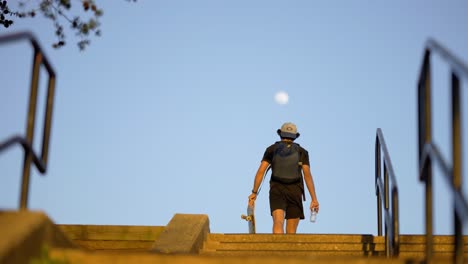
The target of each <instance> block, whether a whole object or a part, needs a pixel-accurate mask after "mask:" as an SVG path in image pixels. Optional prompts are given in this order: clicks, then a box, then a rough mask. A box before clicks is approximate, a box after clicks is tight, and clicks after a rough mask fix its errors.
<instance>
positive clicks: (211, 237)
mask: <svg viewBox="0 0 468 264" xmlns="http://www.w3.org/2000/svg"><path fill="white" fill-rule="evenodd" d="M464 240H465V246H464V255H465V258H466V259H468V244H467V243H466V242H467V241H468V237H464ZM400 242H401V243H400V257H402V258H406V259H408V258H412V259H414V258H416V259H422V258H423V257H424V256H425V248H426V245H425V237H424V236H423V235H401V236H400ZM433 250H434V256H439V257H450V256H453V251H454V237H453V236H450V235H442V236H441V235H437V236H435V237H434V248H433ZM200 254H202V255H209V256H284V255H287V256H365V257H371V256H372V257H375V256H385V237H383V236H372V235H352V234H294V235H272V234H255V235H251V234H208V236H207V239H206V240H205V243H204V246H203V248H202V249H201V250H200ZM467 263H468V262H467Z"/></svg>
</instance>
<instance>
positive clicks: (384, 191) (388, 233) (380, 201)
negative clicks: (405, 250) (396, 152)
mask: <svg viewBox="0 0 468 264" xmlns="http://www.w3.org/2000/svg"><path fill="white" fill-rule="evenodd" d="M381 151H383V158H382V155H381ZM382 162H383V171H384V180H383V182H382V176H381V175H382V167H381V164H382ZM389 180H390V181H391V192H389ZM375 192H376V196H377V230H378V235H379V236H381V235H382V206H383V207H384V208H385V254H386V256H387V257H394V256H395V257H396V256H398V255H399V253H400V229H399V225H400V224H399V206H398V203H399V202H398V184H397V180H396V176H395V172H394V170H393V165H392V161H391V159H390V154H389V152H388V149H387V145H386V144H385V139H384V136H383V133H382V130H381V129H380V128H378V129H377V133H376V137H375ZM390 193H391V194H390ZM390 195H391V197H389V196H390ZM390 198H391V201H392V202H391V204H392V206H391V211H390V200H389V199H390Z"/></svg>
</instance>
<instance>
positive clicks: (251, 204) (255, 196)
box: [249, 193, 257, 206]
mask: <svg viewBox="0 0 468 264" xmlns="http://www.w3.org/2000/svg"><path fill="white" fill-rule="evenodd" d="M256 199H257V195H256V194H255V193H252V194H251V195H249V206H254V205H255V200H256Z"/></svg>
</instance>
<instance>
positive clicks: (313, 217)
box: [310, 209, 317, 223]
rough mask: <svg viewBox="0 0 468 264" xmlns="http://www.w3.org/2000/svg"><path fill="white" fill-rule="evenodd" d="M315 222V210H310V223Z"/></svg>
mask: <svg viewBox="0 0 468 264" xmlns="http://www.w3.org/2000/svg"><path fill="white" fill-rule="evenodd" d="M315 221H317V210H316V209H312V210H310V222H312V223H315Z"/></svg>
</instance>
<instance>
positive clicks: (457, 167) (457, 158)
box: [451, 72, 463, 264]
mask: <svg viewBox="0 0 468 264" xmlns="http://www.w3.org/2000/svg"><path fill="white" fill-rule="evenodd" d="M451 79H452V80H451V83H452V160H453V161H452V162H453V187H454V189H455V190H457V191H460V190H461V186H462V185H461V184H462V162H461V158H462V157H461V146H462V142H461V124H460V120H461V119H460V81H459V79H458V76H457V75H456V74H455V73H453V72H452V78H451ZM453 204H454V208H453V216H454V235H455V255H454V263H457V264H461V263H463V225H462V221H461V219H460V216H459V215H458V213H457V211H456V209H455V202H454V203H453Z"/></svg>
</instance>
